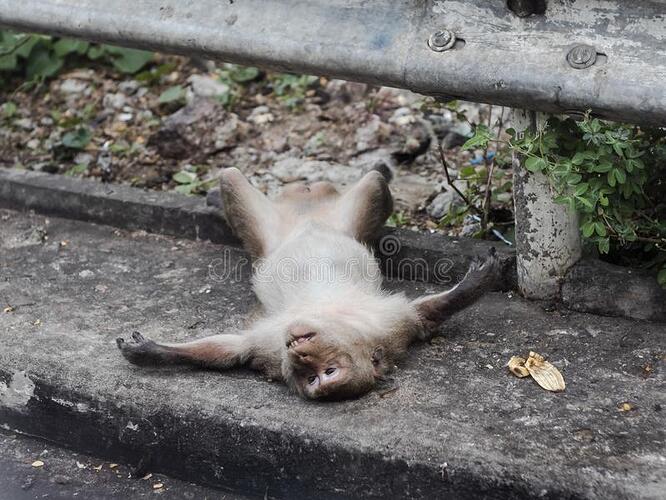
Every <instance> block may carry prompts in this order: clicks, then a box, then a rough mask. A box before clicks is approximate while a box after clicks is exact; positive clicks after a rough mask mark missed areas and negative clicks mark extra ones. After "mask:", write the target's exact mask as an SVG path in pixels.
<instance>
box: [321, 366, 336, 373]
mask: <svg viewBox="0 0 666 500" xmlns="http://www.w3.org/2000/svg"><path fill="white" fill-rule="evenodd" d="M336 370H337V368H335V367H333V366H332V367H330V368H326V371H324V373H325V374H326V375H333V374H334V373H335V371H336Z"/></svg>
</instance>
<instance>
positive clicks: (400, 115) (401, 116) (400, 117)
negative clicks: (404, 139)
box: [389, 106, 418, 127]
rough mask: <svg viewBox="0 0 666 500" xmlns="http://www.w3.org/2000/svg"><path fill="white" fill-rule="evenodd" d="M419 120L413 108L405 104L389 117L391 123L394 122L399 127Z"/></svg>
mask: <svg viewBox="0 0 666 500" xmlns="http://www.w3.org/2000/svg"><path fill="white" fill-rule="evenodd" d="M417 120H418V118H417V117H416V115H415V114H414V112H413V111H412V109H411V108H408V107H405V106H403V107H402V108H398V109H396V110H395V111H394V112H393V115H392V116H391V118H389V123H394V124H395V125H398V126H399V127H404V126H405V125H410V124H412V123H415V122H416V121H417Z"/></svg>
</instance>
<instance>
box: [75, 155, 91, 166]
mask: <svg viewBox="0 0 666 500" xmlns="http://www.w3.org/2000/svg"><path fill="white" fill-rule="evenodd" d="M92 161H93V156H92V155H91V154H90V153H78V154H77V155H76V156H75V157H74V163H75V164H77V165H85V166H86V167H87V166H88V165H90V163H91V162H92Z"/></svg>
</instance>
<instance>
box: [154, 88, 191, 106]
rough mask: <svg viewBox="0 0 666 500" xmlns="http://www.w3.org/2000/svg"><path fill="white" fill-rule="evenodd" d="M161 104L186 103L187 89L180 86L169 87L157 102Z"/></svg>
mask: <svg viewBox="0 0 666 500" xmlns="http://www.w3.org/2000/svg"><path fill="white" fill-rule="evenodd" d="M157 101H158V102H159V103H160V104H172V103H181V104H182V103H184V102H185V89H184V88H183V87H182V86H180V85H174V86H173V87H169V88H168V89H166V90H165V91H164V92H162V93H161V94H160V97H159V98H158V100H157Z"/></svg>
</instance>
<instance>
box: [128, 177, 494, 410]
mask: <svg viewBox="0 0 666 500" xmlns="http://www.w3.org/2000/svg"><path fill="white" fill-rule="evenodd" d="M220 187H221V196H222V205H223V211H224V215H225V218H226V220H227V222H228V224H229V225H230V227H231V229H232V231H233V232H234V233H235V234H236V235H237V236H238V237H239V238H240V240H241V242H242V244H243V246H244V248H245V249H246V250H247V251H248V252H249V253H250V255H251V257H252V259H254V262H255V264H257V265H255V266H254V269H255V271H254V274H253V278H252V284H253V291H254V293H255V295H256V297H257V298H258V301H259V304H260V307H261V310H260V314H259V315H258V317H257V318H256V319H255V320H253V321H252V322H251V323H250V324H249V325H248V326H247V327H245V328H242V329H239V331H235V332H231V333H221V334H218V335H213V336H209V337H205V338H201V339H198V340H193V341H191V342H185V343H179V344H169V343H157V342H154V341H153V340H150V339H147V338H145V337H143V335H141V334H140V333H138V332H134V333H133V335H132V340H131V341H125V340H124V339H123V338H118V339H117V345H118V348H119V349H120V351H121V353H122V355H123V356H124V357H125V358H126V359H127V360H128V361H130V362H131V363H133V364H136V365H195V366H199V367H207V368H212V369H218V370H224V369H229V368H232V367H241V366H242V367H247V368H250V369H252V370H256V371H259V372H262V373H263V374H264V375H265V376H267V377H268V378H269V379H272V380H276V381H281V382H283V383H285V384H286V385H287V386H288V387H289V388H290V389H291V390H292V391H293V392H295V393H296V394H298V395H300V396H301V397H303V398H305V399H309V400H342V399H350V398H357V397H360V396H362V395H364V394H366V393H368V392H369V391H371V390H372V389H373V388H375V387H376V386H377V384H378V382H380V381H381V380H385V377H386V375H387V374H388V373H389V372H390V371H391V370H392V369H393V367H394V365H395V363H397V362H399V361H400V360H401V359H403V358H404V356H405V355H406V353H407V350H408V347H409V346H410V345H411V344H412V343H414V342H417V341H425V340H428V339H430V338H431V337H432V336H433V335H434V334H436V332H437V329H438V326H439V325H440V324H441V323H442V322H443V321H444V320H445V319H446V318H447V317H449V316H450V315H451V314H453V313H455V312H457V311H459V310H461V309H463V308H465V307H467V306H469V305H470V304H472V303H473V302H475V301H476V300H477V299H478V298H479V297H481V295H483V293H484V292H485V291H486V290H488V289H489V288H490V287H491V286H492V285H493V283H494V280H495V279H496V277H497V274H498V269H499V264H498V262H499V261H498V258H497V256H496V255H495V252H494V249H492V250H491V252H490V253H489V255H488V257H487V258H486V259H485V261H483V262H479V261H475V262H473V263H472V264H471V266H470V268H469V270H468V272H467V274H466V275H465V277H464V278H463V279H462V281H460V282H459V283H458V284H457V285H456V286H455V287H453V288H452V289H450V290H448V291H445V292H442V293H437V294H431V295H425V296H422V297H419V298H417V299H414V300H410V299H408V298H407V297H406V296H405V295H404V293H389V292H387V291H386V290H384V289H383V288H382V280H383V278H382V275H381V272H380V268H379V264H378V262H377V260H376V259H375V257H374V255H373V253H372V250H371V248H372V247H371V245H372V243H373V242H374V241H376V239H377V238H378V236H379V235H380V233H381V230H382V228H383V226H384V224H385V222H386V220H387V218H388V217H389V216H390V214H391V213H392V211H393V199H392V197H391V192H390V190H389V187H388V182H387V180H386V178H385V177H384V176H383V175H382V174H381V173H380V172H378V171H375V170H373V171H370V172H368V173H367V174H366V175H365V176H363V177H362V179H361V180H360V181H358V182H357V183H356V184H355V185H353V186H352V187H351V188H349V189H348V190H347V191H345V192H343V193H340V192H339V191H338V190H337V189H336V188H335V187H334V186H333V184H331V183H329V182H317V183H314V184H312V185H309V186H307V185H304V184H290V185H287V186H286V187H285V189H284V190H283V192H282V193H281V194H280V195H279V196H278V197H277V198H276V199H274V200H271V199H269V198H268V197H267V196H266V195H265V194H264V193H262V192H261V191H259V190H258V189H257V188H255V187H254V186H252V184H250V182H248V180H247V179H246V178H245V177H244V176H243V174H242V173H241V172H240V171H239V170H238V169H236V168H228V169H225V170H223V172H222V175H221V181H220ZM285 263H287V264H289V265H288V266H287V265H285ZM313 263H315V267H317V266H319V267H321V268H323V269H324V270H325V271H326V273H325V274H326V276H317V275H313V269H312V264H313ZM350 263H353V264H354V265H350ZM316 271H317V270H315V274H316Z"/></svg>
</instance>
